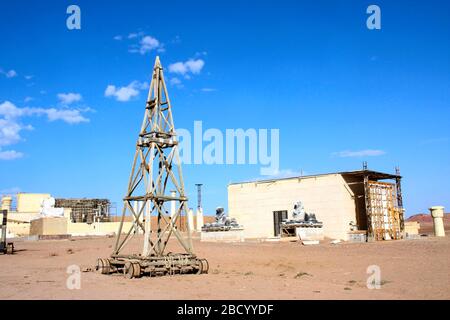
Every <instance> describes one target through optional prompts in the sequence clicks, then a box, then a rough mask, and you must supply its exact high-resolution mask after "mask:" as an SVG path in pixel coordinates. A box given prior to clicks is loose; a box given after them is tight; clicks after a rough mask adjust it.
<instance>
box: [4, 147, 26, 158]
mask: <svg viewBox="0 0 450 320" xmlns="http://www.w3.org/2000/svg"><path fill="white" fill-rule="evenodd" d="M22 157H23V153H22V152H17V151H15V150H6V151H2V150H1V149H0V160H14V159H19V158H22Z"/></svg>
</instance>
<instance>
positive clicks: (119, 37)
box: [113, 35, 123, 41]
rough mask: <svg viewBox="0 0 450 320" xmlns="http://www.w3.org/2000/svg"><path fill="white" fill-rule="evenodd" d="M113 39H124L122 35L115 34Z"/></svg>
mask: <svg viewBox="0 0 450 320" xmlns="http://www.w3.org/2000/svg"><path fill="white" fill-rule="evenodd" d="M113 39H114V40H118V41H120V40H122V39H123V37H122V36H121V35H117V36H115V37H114V38H113Z"/></svg>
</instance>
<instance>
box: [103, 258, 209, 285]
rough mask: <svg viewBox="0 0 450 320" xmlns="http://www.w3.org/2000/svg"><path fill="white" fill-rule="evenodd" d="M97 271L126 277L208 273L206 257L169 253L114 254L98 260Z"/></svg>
mask: <svg viewBox="0 0 450 320" xmlns="http://www.w3.org/2000/svg"><path fill="white" fill-rule="evenodd" d="M95 269H96V271H97V272H98V273H100V274H113V273H122V274H123V275H124V276H125V277H126V278H129V279H131V278H139V277H141V276H163V275H174V274H202V273H208V270H209V264H208V261H207V260H206V259H199V258H197V257H196V256H195V255H192V254H167V255H163V256H150V257H147V258H144V257H142V256H140V255H129V256H126V255H113V256H111V257H110V258H107V259H101V258H99V259H98V260H97V266H96V268H95Z"/></svg>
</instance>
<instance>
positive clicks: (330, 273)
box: [0, 236, 450, 299]
mask: <svg viewBox="0 0 450 320" xmlns="http://www.w3.org/2000/svg"><path fill="white" fill-rule="evenodd" d="M139 241H140V239H139V238H136V241H135V242H134V243H131V249H132V247H133V246H136V248H137V246H138V245H139V243H140V242H139ZM113 243H114V238H106V237H105V238H75V239H72V240H52V241H50V240H48V241H23V240H22V241H20V240H16V241H15V246H16V249H17V250H18V251H17V253H16V254H14V255H12V256H6V255H5V256H4V255H1V256H0V270H2V272H1V274H0V288H1V289H0V299H450V276H449V270H450V237H449V236H447V237H446V238H434V237H426V238H422V239H420V240H399V241H385V242H377V243H365V244H355V243H340V244H338V245H332V244H330V243H329V241H324V243H322V244H320V245H318V246H303V245H301V244H299V243H294V242H278V243H269V242H265V243H258V242H245V243H238V244H214V243H202V242H199V241H198V240H194V246H195V250H196V253H197V255H198V256H199V257H204V258H207V259H208V260H209V262H210V265H211V269H210V273H209V274H206V275H177V276H166V277H157V278H155V277H154V278H148V277H146V278H140V279H131V280H128V279H125V278H124V277H123V276H122V275H109V276H108V275H100V274H97V273H95V272H82V273H81V288H80V289H78V290H77V289H73V290H69V289H68V288H67V286H66V281H67V278H68V276H69V274H67V267H68V266H69V265H78V266H80V268H81V270H84V269H86V268H89V267H93V266H94V264H95V261H96V259H97V258H98V257H107V256H108V255H109V253H110V252H111V250H112V249H111V247H112V245H113ZM370 265H378V266H379V267H380V268H381V269H380V270H381V279H382V280H381V283H382V286H381V288H380V289H378V290H377V289H372V290H369V289H368V288H367V286H366V281H367V278H368V276H369V275H368V274H367V273H366V270H367V267H368V266H370Z"/></svg>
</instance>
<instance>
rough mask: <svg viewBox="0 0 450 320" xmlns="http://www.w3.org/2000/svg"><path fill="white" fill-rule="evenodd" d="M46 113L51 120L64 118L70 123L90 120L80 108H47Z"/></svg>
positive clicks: (63, 119)
mask: <svg viewBox="0 0 450 320" xmlns="http://www.w3.org/2000/svg"><path fill="white" fill-rule="evenodd" d="M45 114H46V115H47V118H48V120H49V121H56V120H62V121H64V122H66V123H69V124H77V123H81V122H89V119H87V118H85V117H84V116H83V115H82V114H81V110H78V109H55V108H50V109H45Z"/></svg>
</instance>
